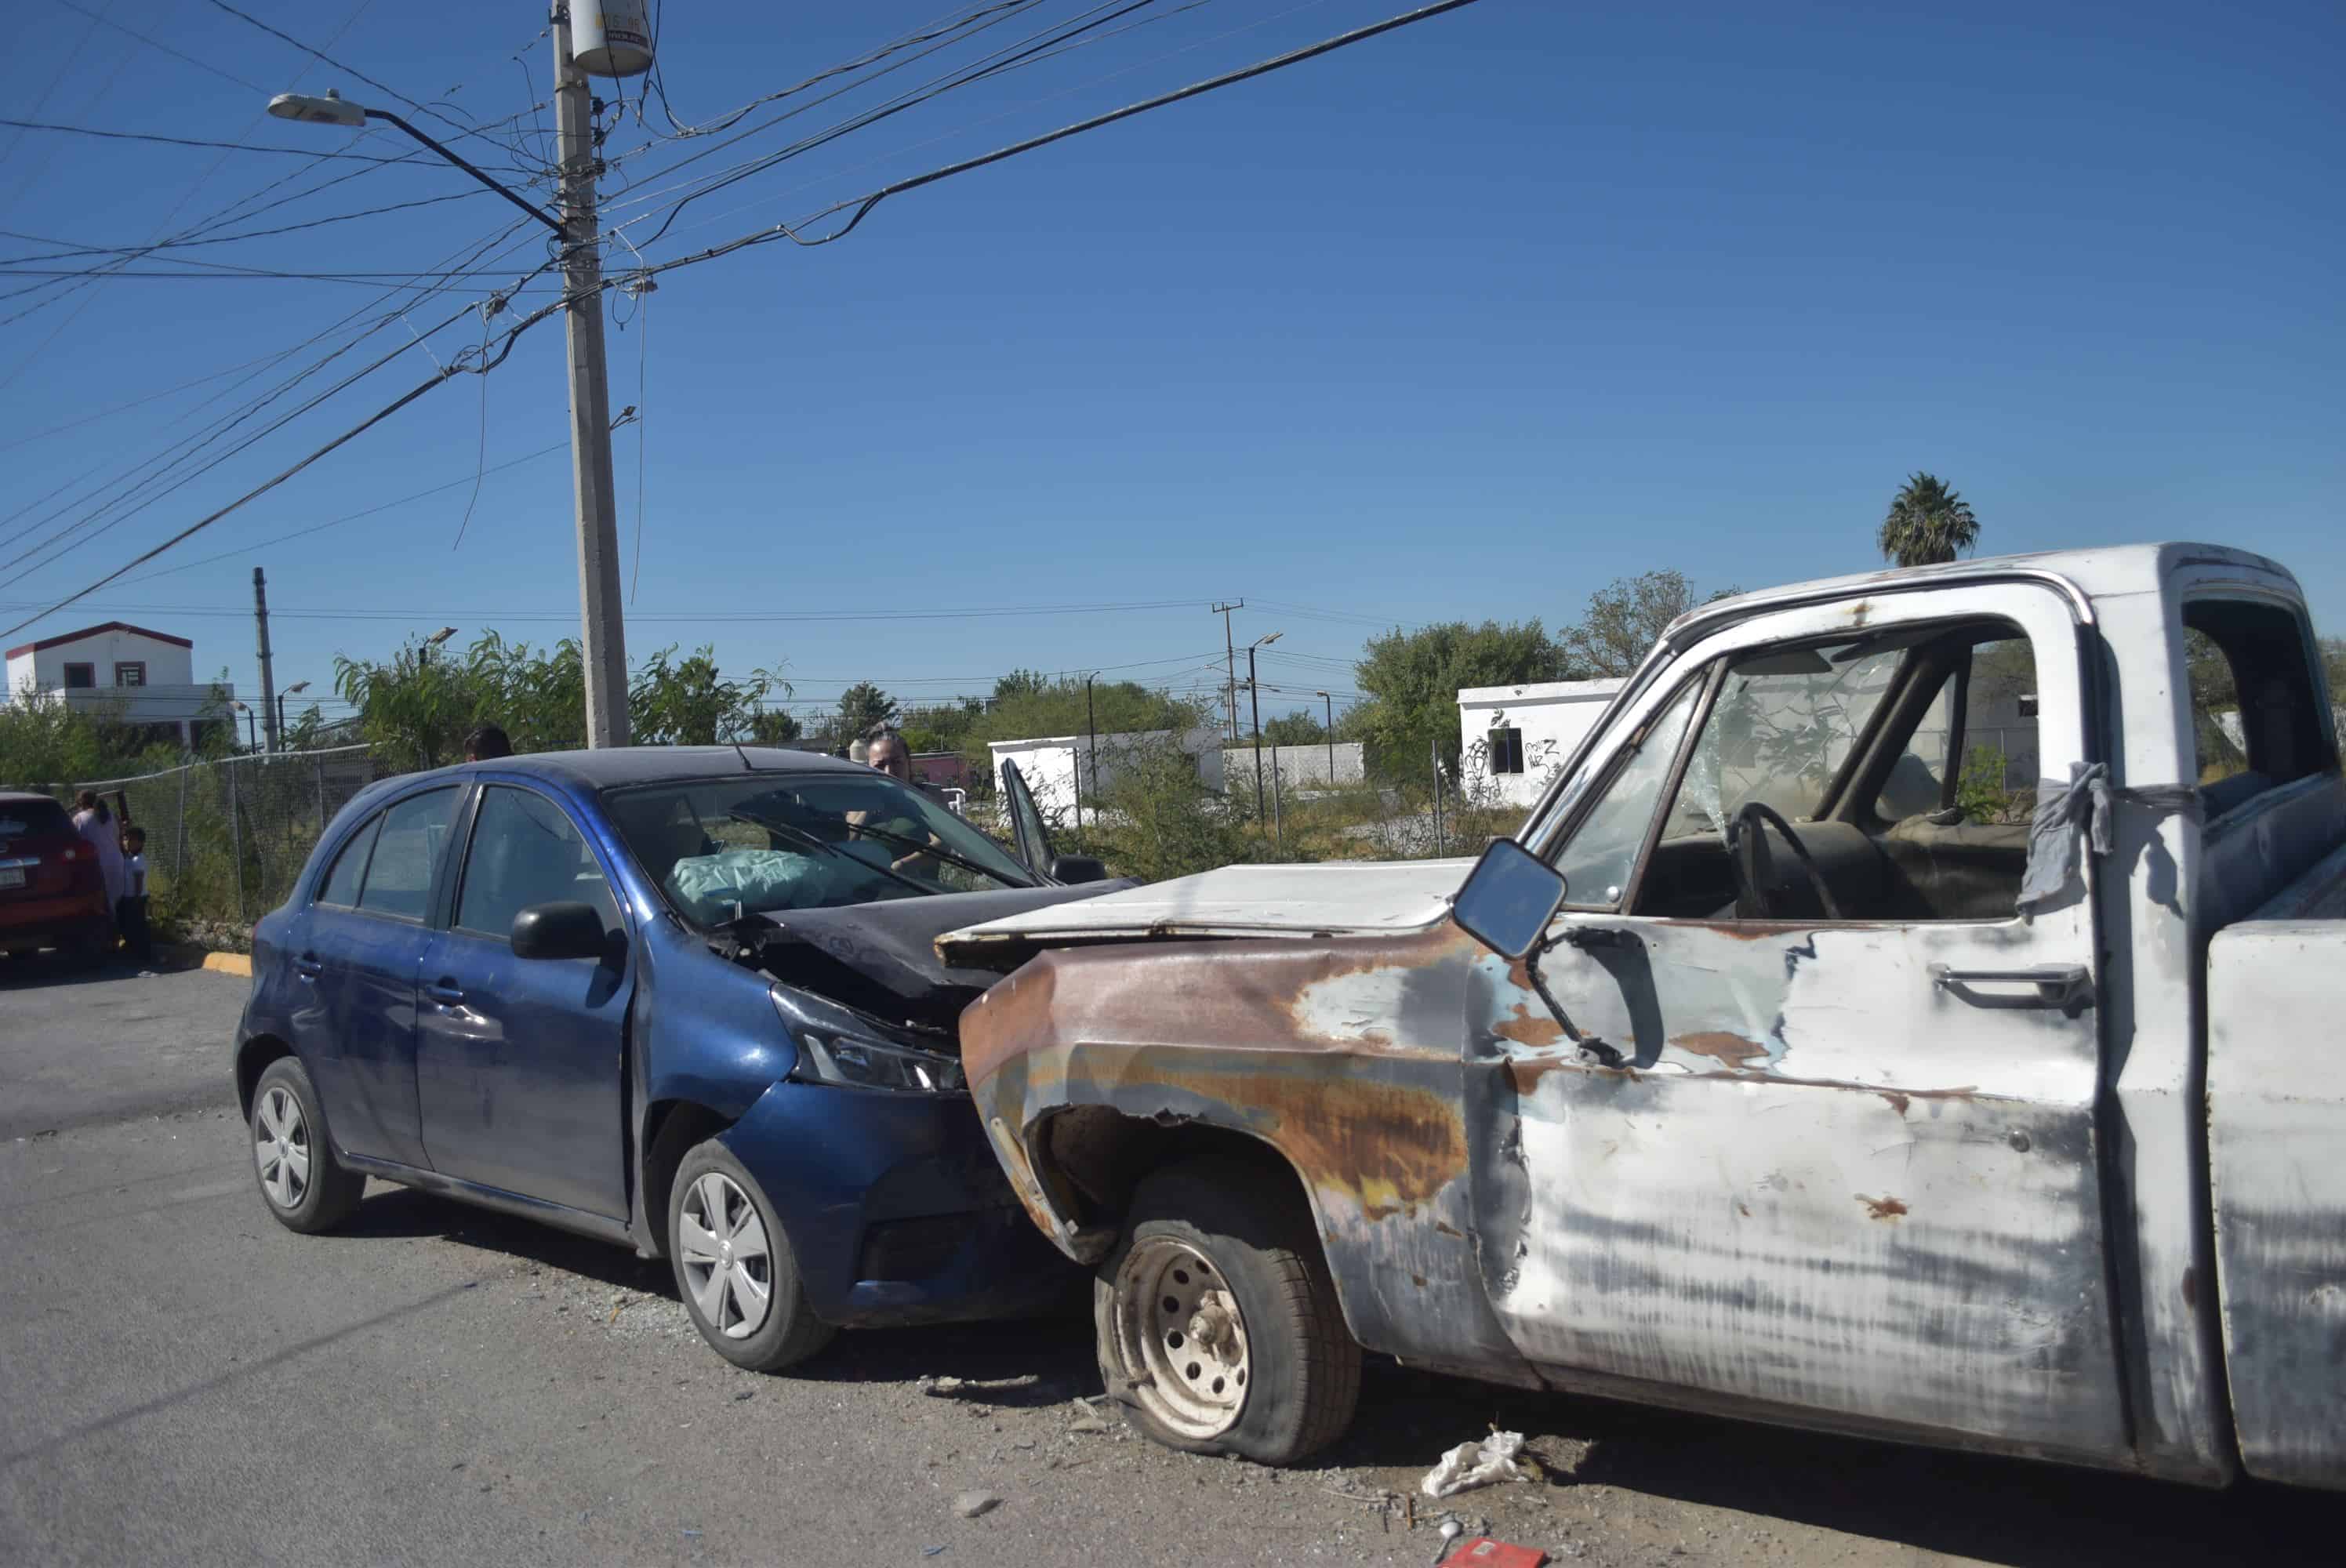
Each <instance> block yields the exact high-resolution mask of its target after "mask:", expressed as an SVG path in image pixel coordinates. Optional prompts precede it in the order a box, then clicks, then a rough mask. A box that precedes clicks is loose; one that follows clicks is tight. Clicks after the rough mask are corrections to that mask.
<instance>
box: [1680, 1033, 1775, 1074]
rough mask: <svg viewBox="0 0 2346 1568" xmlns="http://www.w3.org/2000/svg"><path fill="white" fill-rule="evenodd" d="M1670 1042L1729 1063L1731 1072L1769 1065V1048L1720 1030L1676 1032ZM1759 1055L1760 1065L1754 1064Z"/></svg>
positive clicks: (1683, 1048) (1685, 1050)
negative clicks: (1755, 1065) (1754, 1065)
mask: <svg viewBox="0 0 2346 1568" xmlns="http://www.w3.org/2000/svg"><path fill="white" fill-rule="evenodd" d="M1670 1044H1672V1045H1674V1046H1676V1047H1677V1048H1678V1050H1681V1051H1684V1052H1685V1053H1687V1054H1688V1055H1690V1056H1708V1057H1709V1058H1711V1059H1712V1060H1713V1061H1715V1062H1718V1063H1719V1064H1722V1065H1724V1066H1726V1067H1727V1068H1728V1069H1729V1071H1730V1072H1736V1073H1749V1072H1754V1071H1764V1070H1765V1069H1766V1067H1767V1065H1768V1047H1767V1046H1765V1045H1763V1044H1760V1042H1759V1041H1757V1040H1749V1039H1746V1038H1745V1037H1744V1036H1742V1035H1740V1034H1729V1033H1724V1032H1723V1031H1719V1030H1698V1031H1697V1032H1695V1033H1691V1034H1673V1035H1671V1036H1670ZM1755 1057H1756V1058H1758V1060H1759V1067H1757V1068H1754V1067H1753V1065H1752V1061H1753V1058H1755Z"/></svg>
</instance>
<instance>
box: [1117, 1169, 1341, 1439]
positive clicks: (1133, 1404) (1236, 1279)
mask: <svg viewBox="0 0 2346 1568" xmlns="http://www.w3.org/2000/svg"><path fill="white" fill-rule="evenodd" d="M1280 1175H1281V1176H1282V1178H1283V1177H1284V1172H1281V1173H1280ZM1092 1321H1093V1328H1094V1330H1095V1332H1096V1336H1097V1339H1098V1349H1099V1362H1100V1373H1101V1376H1102V1377H1103V1378H1105V1379H1106V1380H1107V1391H1108V1393H1109V1395H1110V1397H1111V1398H1113V1399H1115V1400H1117V1402H1118V1403H1119V1404H1121V1405H1122V1406H1123V1407H1124V1410H1125V1414H1126V1418H1127V1420H1130V1421H1131V1422H1132V1423H1133V1424H1134V1425H1135V1426H1137V1427H1138V1428H1139V1429H1140V1431H1143V1432H1144V1433H1146V1434H1147V1435H1148V1436H1149V1437H1151V1438H1153V1439H1155V1440H1156V1441H1158V1442H1160V1443H1163V1444H1165V1445H1166V1446H1167V1447H1168V1448H1175V1449H1180V1450H1183V1451H1187V1452H1189V1453H1209V1454H1234V1455H1237V1456H1239V1457H1241V1458H1244V1459H1250V1460H1252V1461H1255V1462H1256V1463H1258V1464H1270V1465H1284V1464H1292V1463H1294V1462H1295V1461H1297V1460H1300V1459H1302V1458H1303V1457H1305V1456H1306V1455H1308V1454H1311V1453H1312V1452H1315V1451H1318V1450H1320V1449H1321V1448H1323V1447H1325V1446H1326V1445H1327V1444H1329V1443H1330V1442H1332V1441H1335V1439H1336V1438H1337V1437H1338V1436H1339V1435H1341V1433H1342V1432H1343V1431H1344V1429H1345V1427H1347V1426H1348V1425H1350V1424H1351V1422H1352V1410H1353V1407H1354V1406H1355V1405H1357V1404H1358V1403H1359V1400H1360V1393H1361V1348H1360V1346H1359V1345H1357V1344H1355V1343H1354V1342H1353V1340H1352V1334H1351V1332H1350V1331H1349V1330H1347V1329H1345V1327H1344V1318H1343V1313H1342V1311H1341V1308H1339V1307H1338V1305H1337V1302H1336V1288H1335V1284H1334V1282H1333V1281H1332V1280H1331V1278H1329V1274H1328V1265H1327V1259H1326V1257H1325V1255H1324V1254H1323V1253H1322V1251H1321V1247H1320V1238H1319V1236H1318V1233H1317V1231H1316V1230H1315V1229H1314V1227H1313V1226H1312V1222H1311V1212H1310V1210H1309V1209H1308V1208H1307V1207H1305V1206H1304V1204H1303V1202H1302V1199H1301V1195H1300V1194H1297V1193H1296V1192H1294V1190H1293V1188H1292V1186H1291V1184H1290V1183H1289V1182H1288V1181H1286V1180H1285V1179H1281V1180H1280V1181H1277V1182H1269V1181H1265V1180H1263V1179H1261V1177H1260V1176H1259V1175H1257V1174H1256V1173H1254V1172H1252V1171H1250V1170H1248V1169H1246V1168H1245V1167H1240V1168H1239V1169H1237V1170H1233V1169H1231V1168H1230V1166H1229V1164H1228V1163H1227V1162H1214V1163H1212V1164H1208V1163H1205V1162H1199V1163H1196V1164H1184V1165H1176V1166H1167V1167H1166V1168H1164V1169H1162V1170H1159V1171H1156V1172H1153V1173H1151V1174H1150V1175H1149V1176H1147V1177H1146V1178H1145V1179H1143V1181H1142V1182H1141V1184H1140V1186H1139V1187H1138V1189H1137V1191H1136V1192H1135V1193H1134V1195H1133V1201H1132V1206H1131V1210H1130V1214H1129V1217H1128V1220H1127V1224H1126V1227H1125V1231H1124V1235H1123V1237H1121V1238H1119V1239H1118V1241H1117V1245H1116V1247H1115V1249H1114V1250H1113V1251H1111V1252H1110V1253H1109V1254H1108V1255H1107V1257H1106V1258H1105V1259H1103V1260H1102V1261H1101V1263H1100V1266H1099V1271H1098V1275H1097V1278H1096V1282H1095V1284H1094V1286H1093V1292H1092Z"/></svg>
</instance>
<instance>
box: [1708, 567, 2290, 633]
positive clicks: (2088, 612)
mask: <svg viewBox="0 0 2346 1568" xmlns="http://www.w3.org/2000/svg"><path fill="white" fill-rule="evenodd" d="M2195 566H2219V567H2227V568H2230V569H2232V570H2235V571H2238V572H2239V573H2241V574H2243V575H2247V576H2249V577H2253V578H2256V579H2259V585H2260V586H2263V587H2267V588H2280V589H2283V590H2285V591H2286V592H2288V593H2290V595H2292V596H2296V595H2297V594H2298V585H2297V579H2296V578H2295V577H2294V576H2292V575H2290V571H2289V568H2287V567H2286V566H2283V565H2280V563H2279V562H2277V561H2273V560H2270V559H2268V558H2267V557H2265V556H2263V555H2256V554H2254V553H2252V552H2250V551H2247V550H2235V549H2233V548H2232V547H2231V546H2230V545H2208V544H2201V543H2194V542H2189V541H2170V542H2168V543H2165V544H2157V545H2106V546H2101V547H2096V548H2093V549H2085V550H2040V551H2037V552H2035V553H2034V554H2031V555H1983V556H1978V557H1975V558H1974V559H1972V560H1968V561H1950V562H1947V563H1946V564H1944V565H1937V566H1900V567H1890V568H1885V569H1883V570H1882V571H1878V572H1859V573H1855V574H1853V575H1850V576H1846V577H1825V578H1821V579H1819V580H1816V581H1813V582H1807V583H1792V584H1788V585H1784V586H1782V587H1779V588H1761V589H1760V590H1758V591H1757V592H1755V593H1749V594H1739V595H1738V596H1735V597H1734V598H1731V599H1720V600H1718V601H1717V602H1715V603H1713V604H1708V605H1703V606H1698V607H1697V608H1695V609H1692V610H1689V611H1688V612H1687V613H1686V614H1685V615H1683V616H1679V617H1678V619H1677V620H1675V621H1672V622H1671V623H1670V626H1669V629H1668V631H1666V632H1664V633H1663V634H1662V636H1663V640H1664V642H1666V643H1668V644H1669V645H1671V646H1674V647H1677V646H1683V645H1684V644H1686V643H1688V642H1690V641H1692V640H1693V636H1692V634H1695V633H1697V632H1701V633H1709V632H1712V631H1716V630H1717V629H1718V628H1719V626H1724V625H1729V624H1732V623H1733V622H1736V621H1739V620H1743V619H1746V618H1748V617H1749V616H1756V615H1760V614H1763V613H1765V612H1766V611H1769V610H1775V609H1781V608H1784V607H1785V606H1789V605H1793V604H1800V603H1804V602H1808V601H1811V600H1818V599H1839V598H1846V597H1848V596H1850V595H1851V594H1862V593H1864V592H1865V591H1867V590H1868V589H1870V588H1878V589H1880V590H1882V591H1883V592H1890V591H1892V590H1897V589H1906V588H1913V587H1918V586H1923V585H1929V586H1933V587H1935V586H1940V585H1946V584H1951V583H1966V582H1995V581H2011V580H2014V579H2015V578H2020V579H2027V578H2033V579H2035V580H2036V581H2039V582H2044V583H2047V584H2049V585H2054V586H2056V587H2058V588H2060V589H2061V590H2062V591H2063V592H2064V593H2066V595H2067V596H2069V598H2070V600H2071V602H2072V603H2073V604H2074V605H2076V608H2077V610H2078V612H2079V616H2080V618H2082V619H2086V620H2091V619H2093V618H2094V616H2093V609H2092V606H2093V602H2094V601H2095V600H2096V599H2107V598H2116V597H2119V596H2126V595H2132V594H2156V593H2158V592H2161V591H2162V590H2163V589H2164V588H2165V586H2166V585H2167V584H2168V581H2169V580H2170V579H2171V578H2173V577H2174V576H2175V575H2177V574H2178V573H2179V572H2181V571H2182V570H2184V569H2185V568H2187V567H2195Z"/></svg>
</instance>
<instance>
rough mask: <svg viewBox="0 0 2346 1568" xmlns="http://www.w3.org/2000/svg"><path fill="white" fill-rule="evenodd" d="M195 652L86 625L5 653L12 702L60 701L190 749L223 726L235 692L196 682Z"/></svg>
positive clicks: (152, 635)
mask: <svg viewBox="0 0 2346 1568" xmlns="http://www.w3.org/2000/svg"><path fill="white" fill-rule="evenodd" d="M195 648H196V645H195V644H194V643H192V642H190V641H189V640H188V639H187V638H186V637H175V636H172V635H171V634H170V633H168V632H157V631H149V630H148V629H147V628H146V627H144V626H131V625H129V624H128V622H124V621H108V622H107V623H106V624H105V625H104V626H85V627H84V628H82V629H81V630H80V631H77V632H66V633H65V634H64V635H62V636H54V637H43V638H42V639H41V640H40V641H38V642H31V643H26V645H25V646H24V647H13V648H10V649H9V650H8V654H7V658H8V691H7V700H8V701H10V702H27V701H31V702H63V703H66V704H67V705H68V706H70V707H73V708H79V709H83V710H85V711H88V712H90V713H92V714H93V715H94V716H96V717H97V718H101V719H104V720H106V721H107V722H109V723H118V724H125V725H136V726H138V727H139V728H146V729H150V730H152V731H153V732H154V733H155V735H156V736H157V738H161V737H162V736H163V734H164V733H165V732H166V731H168V732H169V734H170V735H171V736H172V737H174V738H177V739H178V741H179V744H181V745H183V746H189V745H193V744H194V742H195V740H196V738H198V736H199V734H200V733H201V731H202V730H203V729H204V728H206V727H207V726H208V725H210V724H216V723H226V722H228V721H229V719H230V717H231V715H230V712H229V707H228V705H229V703H230V700H231V699H232V698H233V697H235V695H236V693H235V692H234V690H233V689H231V688H230V687H227V686H225V685H222V684H219V683H218V682H214V681H203V682H199V681H198V680H197V679H196V675H195Z"/></svg>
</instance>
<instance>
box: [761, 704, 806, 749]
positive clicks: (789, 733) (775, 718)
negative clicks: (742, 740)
mask: <svg viewBox="0 0 2346 1568" xmlns="http://www.w3.org/2000/svg"><path fill="white" fill-rule="evenodd" d="M803 733H805V730H804V727H803V726H801V724H800V723H799V721H798V719H797V718H794V717H793V716H792V715H791V714H790V711H789V710H788V709H786V708H760V709H759V710H758V711H757V712H755V713H752V714H751V715H750V744H751V745H753V746H787V745H789V744H790V742H791V741H793V740H796V739H797V738H799V737H800V736H801V735H802V734H803Z"/></svg>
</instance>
